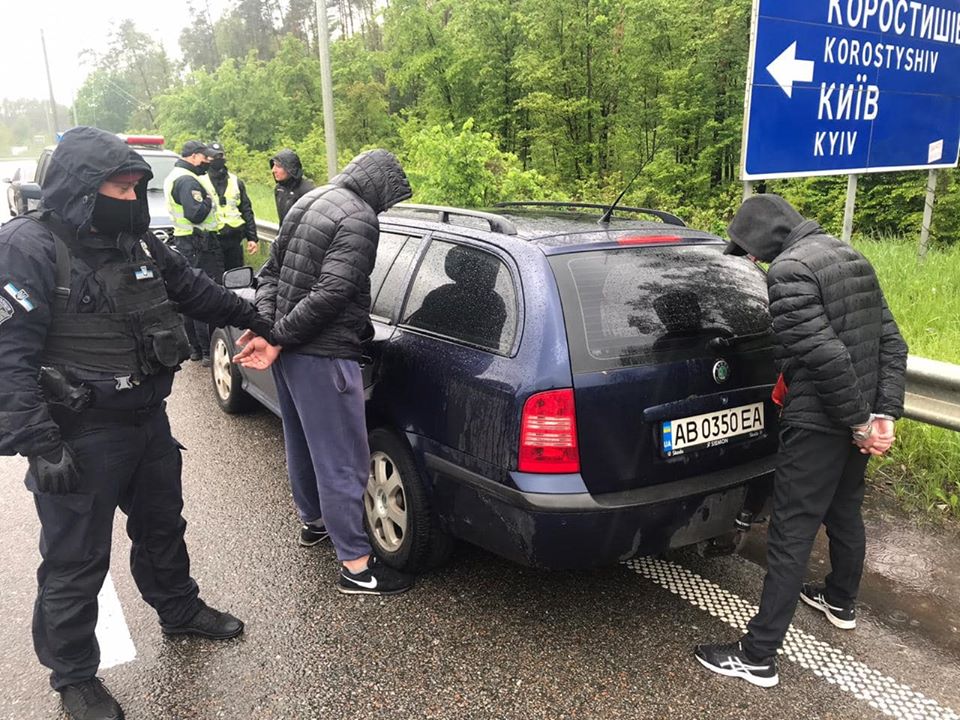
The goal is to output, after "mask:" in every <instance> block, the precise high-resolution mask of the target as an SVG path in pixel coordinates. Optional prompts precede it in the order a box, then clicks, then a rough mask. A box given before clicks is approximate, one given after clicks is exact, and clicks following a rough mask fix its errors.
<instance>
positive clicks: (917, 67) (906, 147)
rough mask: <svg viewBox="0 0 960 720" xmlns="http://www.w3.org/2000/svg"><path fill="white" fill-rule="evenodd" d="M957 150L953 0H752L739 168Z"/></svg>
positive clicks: (788, 171)
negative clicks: (751, 27) (751, 20)
mask: <svg viewBox="0 0 960 720" xmlns="http://www.w3.org/2000/svg"><path fill="white" fill-rule="evenodd" d="M958 159H960V0H923V1H922V2H919V1H918V0H802V1H801V0H754V7H753V33H752V37H751V51H750V68H749V71H748V76H747V98H746V114H745V122H744V132H743V163H742V165H743V166H742V175H743V179H745V180H756V179H762V178H778V177H790V176H796V175H839V174H850V173H866V172H881V171H883V172H887V171H891V170H914V169H918V168H923V169H928V168H938V167H955V166H956V165H957V161H958Z"/></svg>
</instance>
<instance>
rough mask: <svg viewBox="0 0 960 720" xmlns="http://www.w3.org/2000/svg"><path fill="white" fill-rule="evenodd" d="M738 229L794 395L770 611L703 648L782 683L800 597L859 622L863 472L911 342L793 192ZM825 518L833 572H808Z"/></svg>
mask: <svg viewBox="0 0 960 720" xmlns="http://www.w3.org/2000/svg"><path fill="white" fill-rule="evenodd" d="M729 234H730V238H731V240H732V242H731V243H730V245H729V246H728V248H727V252H728V254H732V255H750V256H752V257H754V258H756V259H757V260H760V261H763V262H769V263H770V268H769V271H768V273H767V288H768V292H769V295H770V315H771V317H772V318H773V331H774V333H775V335H776V338H777V341H778V348H777V355H776V357H777V366H778V369H779V370H780V373H781V377H782V380H783V382H784V383H785V384H786V396H785V398H784V399H783V401H782V402H783V406H782V407H783V410H782V413H781V418H780V427H781V431H780V454H779V457H778V461H777V469H776V474H775V476H774V498H773V515H772V517H771V519H770V530H769V537H768V541H767V576H766V579H765V580H764V583H763V593H762V595H761V597H760V610H759V612H758V613H757V614H756V615H755V616H754V618H753V619H752V620H751V621H750V623H749V625H747V634H746V635H744V636H743V638H741V640H740V641H739V642H737V643H733V644H729V645H700V646H698V647H697V649H696V657H697V659H698V660H699V661H700V663H701V664H703V665H704V666H705V667H707V668H708V669H710V670H712V671H714V672H716V673H719V674H721V675H727V676H731V677H740V678H743V679H744V680H747V681H748V682H750V683H752V684H754V685H758V686H760V687H772V686H774V685H776V684H777V682H778V675H777V666H776V660H775V655H776V652H777V650H778V649H779V648H780V646H781V645H782V643H783V639H784V637H785V636H786V633H787V628H788V627H789V625H790V621H791V619H792V618H793V613H794V611H795V610H796V607H797V601H798V600H803V602H804V603H806V604H807V605H809V606H810V607H812V608H814V609H815V610H817V611H819V612H822V613H823V614H824V615H825V616H826V618H827V620H829V621H830V623H831V624H833V625H834V626H836V627H838V628H841V629H844V630H852V629H853V628H854V627H856V610H855V607H854V605H855V601H856V598H857V591H858V589H859V586H860V576H861V574H862V573H863V561H864V552H865V549H866V542H865V537H864V528H863V517H862V515H861V505H862V503H863V494H864V481H863V476H864V472H865V470H866V466H867V460H868V459H869V458H870V456H871V455H882V454H883V453H885V452H886V451H887V450H889V448H890V446H891V444H892V443H893V441H894V429H893V425H894V421H895V420H896V419H897V418H899V417H900V416H901V414H902V413H903V395H904V386H905V374H906V366H907V345H906V343H905V342H904V341H903V338H902V337H901V336H900V331H899V330H898V328H897V323H896V322H895V321H894V319H893V315H892V314H891V312H890V308H888V307H887V303H886V300H885V299H884V297H883V291H882V290H881V289H880V284H879V283H878V282H877V276H876V273H875V272H874V270H873V267H871V265H870V263H869V261H868V260H867V259H866V258H865V257H863V255H861V254H860V253H859V252H857V251H856V250H854V249H853V248H852V247H850V246H849V245H847V244H846V243H843V242H841V241H840V240H837V239H836V238H835V237H831V236H830V235H827V234H826V233H825V232H824V231H823V230H822V229H821V228H820V226H819V225H818V224H817V223H815V222H813V221H811V220H805V219H804V218H803V216H802V215H800V213H798V212H797V211H796V210H794V209H793V207H791V206H790V204H789V203H788V202H787V201H786V200H784V199H783V198H781V197H779V196H777V195H756V196H754V197H751V198H748V199H747V200H746V201H745V202H744V203H743V205H742V206H741V208H740V210H739V211H738V212H737V214H736V216H735V217H734V218H733V221H732V222H731V223H730V228H729ZM821 524H823V525H825V526H826V529H827V536H828V537H829V539H830V565H831V572H830V574H829V575H827V577H826V581H825V583H822V584H815V583H804V582H803V577H804V573H805V571H806V567H807V560H808V558H809V557H810V550H811V548H812V547H813V541H814V538H815V537H816V535H817V532H818V530H819V529H820V525H821Z"/></svg>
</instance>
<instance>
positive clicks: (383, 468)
mask: <svg viewBox="0 0 960 720" xmlns="http://www.w3.org/2000/svg"><path fill="white" fill-rule="evenodd" d="M363 510H364V524H365V526H366V528H367V535H368V536H369V537H370V544H371V545H372V546H373V549H374V552H375V553H376V554H377V555H378V556H379V557H380V558H381V559H382V560H383V561H384V562H385V563H386V564H387V565H390V566H391V567H394V568H396V569H398V570H402V571H403V572H407V573H419V572H423V571H424V570H429V569H432V568H435V567H437V566H439V565H442V564H443V563H444V562H445V561H446V560H447V558H449V556H450V553H451V551H452V549H453V538H451V536H450V535H449V533H447V532H445V531H444V530H443V528H442V527H441V526H440V521H439V518H438V517H437V515H436V512H435V511H434V509H433V508H432V506H431V504H430V498H429V496H428V494H427V490H426V483H425V482H424V478H423V476H422V474H421V473H420V471H419V470H418V469H417V466H416V463H415V462H414V459H413V454H412V453H411V452H410V449H409V448H408V447H407V444H406V442H405V441H404V440H402V439H401V438H400V437H398V436H397V435H396V434H395V433H393V432H391V431H390V430H387V429H384V428H378V429H376V430H374V431H373V432H371V433H370V476H369V479H368V481H367V488H366V490H365V491H364V494H363Z"/></svg>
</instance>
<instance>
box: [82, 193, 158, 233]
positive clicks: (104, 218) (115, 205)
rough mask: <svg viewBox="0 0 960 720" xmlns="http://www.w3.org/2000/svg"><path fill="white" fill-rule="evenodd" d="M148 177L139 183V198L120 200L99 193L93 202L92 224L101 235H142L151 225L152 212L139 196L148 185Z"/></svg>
mask: <svg viewBox="0 0 960 720" xmlns="http://www.w3.org/2000/svg"><path fill="white" fill-rule="evenodd" d="M146 182H147V181H146V179H143V180H141V181H140V182H139V183H137V195H138V199H137V200H118V199H117V198H112V197H107V196H106V195H101V194H99V193H98V194H97V198H96V200H95V201H94V203H93V216H92V217H91V223H90V224H91V225H92V226H93V228H95V229H96V231H97V232H98V233H99V234H100V235H105V236H108V237H116V236H117V235H119V234H120V233H132V234H134V235H142V234H143V233H144V232H146V230H147V229H148V228H149V227H150V214H149V211H148V210H146V204H145V203H142V202H141V201H140V200H139V196H140V194H141V192H142V191H143V189H144V188H141V187H140V186H141V185H143V186H145V185H146Z"/></svg>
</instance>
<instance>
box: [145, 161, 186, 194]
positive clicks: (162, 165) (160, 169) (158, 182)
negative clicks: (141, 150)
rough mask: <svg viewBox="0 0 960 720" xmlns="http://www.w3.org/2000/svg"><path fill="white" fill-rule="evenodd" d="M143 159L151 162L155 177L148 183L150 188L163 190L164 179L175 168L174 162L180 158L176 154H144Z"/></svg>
mask: <svg viewBox="0 0 960 720" xmlns="http://www.w3.org/2000/svg"><path fill="white" fill-rule="evenodd" d="M143 159H144V160H146V161H147V162H148V163H150V167H151V168H152V169H153V177H152V178H150V183H149V184H148V185H147V189H148V190H161V191H162V190H163V181H164V179H165V178H166V177H167V175H169V174H170V171H171V170H173V166H174V164H175V163H176V162H177V160H179V159H180V158H178V157H176V156H175V155H144V156H143Z"/></svg>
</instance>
